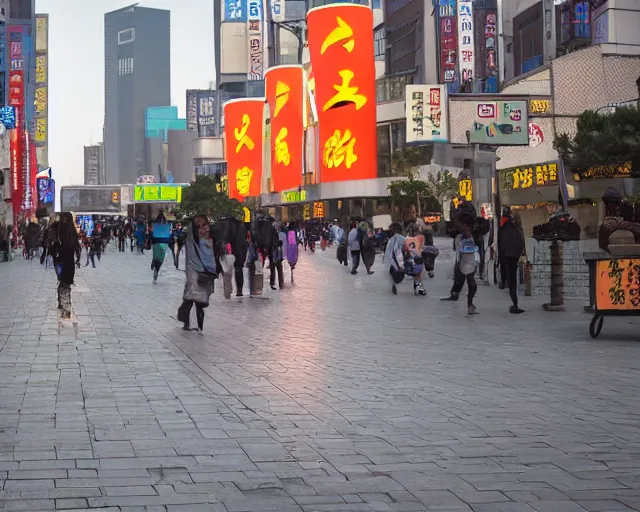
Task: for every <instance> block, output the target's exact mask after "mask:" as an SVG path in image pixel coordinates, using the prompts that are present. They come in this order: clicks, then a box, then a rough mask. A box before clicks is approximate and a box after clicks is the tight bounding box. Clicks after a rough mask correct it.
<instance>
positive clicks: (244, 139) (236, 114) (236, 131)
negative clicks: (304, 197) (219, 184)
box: [224, 98, 264, 200]
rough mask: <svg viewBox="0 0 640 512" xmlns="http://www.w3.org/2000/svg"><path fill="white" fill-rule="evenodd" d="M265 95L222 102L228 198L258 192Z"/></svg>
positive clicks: (253, 195) (256, 194) (254, 194)
mask: <svg viewBox="0 0 640 512" xmlns="http://www.w3.org/2000/svg"><path fill="white" fill-rule="evenodd" d="M263 114H264V98H243V99H237V100H231V101H227V102H226V103H225V104H224V141H225V151H224V153H225V159H226V160H227V174H228V176H229V197H231V198H235V199H240V200H242V199H244V198H245V197H257V196H259V195H260V188H261V187H260V183H261V180H262V151H263V149H262V126H263Z"/></svg>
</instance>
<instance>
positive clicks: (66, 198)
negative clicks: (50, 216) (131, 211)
mask: <svg viewBox="0 0 640 512" xmlns="http://www.w3.org/2000/svg"><path fill="white" fill-rule="evenodd" d="M60 192H61V193H60V207H61V208H62V211H63V212H76V213H78V212H80V213H82V212H87V213H120V211H121V202H120V193H121V190H120V187H119V186H113V187H109V186H107V187H62V189H61V191H60Z"/></svg>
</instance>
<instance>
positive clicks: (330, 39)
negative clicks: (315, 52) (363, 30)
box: [320, 16, 356, 55]
mask: <svg viewBox="0 0 640 512" xmlns="http://www.w3.org/2000/svg"><path fill="white" fill-rule="evenodd" d="M336 22H337V24H338V26H337V27H336V28H334V29H333V30H332V31H331V33H330V34H329V35H328V36H327V37H326V38H325V39H324V41H323V42H322V48H321V49H320V55H324V52H326V51H327V50H328V49H329V47H330V46H332V45H334V44H336V43H339V42H342V41H345V40H346V42H345V43H344V44H343V45H342V46H343V48H344V49H345V50H347V51H348V52H349V53H351V52H352V51H353V47H354V46H355V45H356V42H355V40H354V39H353V29H352V28H351V27H350V26H349V25H348V24H347V23H346V22H345V21H344V20H343V19H342V18H341V17H340V16H336Z"/></svg>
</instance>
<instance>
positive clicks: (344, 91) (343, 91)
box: [322, 69, 367, 112]
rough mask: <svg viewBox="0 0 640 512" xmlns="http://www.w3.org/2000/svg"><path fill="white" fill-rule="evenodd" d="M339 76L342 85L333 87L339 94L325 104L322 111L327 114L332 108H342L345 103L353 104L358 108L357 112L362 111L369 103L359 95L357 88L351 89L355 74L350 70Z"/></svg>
mask: <svg viewBox="0 0 640 512" xmlns="http://www.w3.org/2000/svg"><path fill="white" fill-rule="evenodd" d="M339 74H340V77H341V78H342V83H341V84H340V85H334V86H333V88H334V89H335V90H336V91H338V92H337V94H336V95H335V96H333V97H332V98H331V99H329V101H327V102H326V103H325V105H324V107H323V108H322V111H323V112H326V111H327V110H329V109H330V108H333V107H335V106H342V104H344V103H353V104H355V106H356V110H360V109H361V108H362V107H363V106H364V105H365V103H366V102H367V97H366V96H364V95H362V94H358V88H357V87H350V85H351V80H353V77H354V76H355V74H354V72H353V71H351V70H350V69H343V70H342V71H340V72H339Z"/></svg>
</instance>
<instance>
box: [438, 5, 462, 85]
mask: <svg viewBox="0 0 640 512" xmlns="http://www.w3.org/2000/svg"><path fill="white" fill-rule="evenodd" d="M438 34H439V36H440V81H441V82H442V83H444V84H451V83H454V82H455V81H456V60H457V55H458V53H457V52H458V36H457V34H458V30H457V26H456V0H439V4H438Z"/></svg>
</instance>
